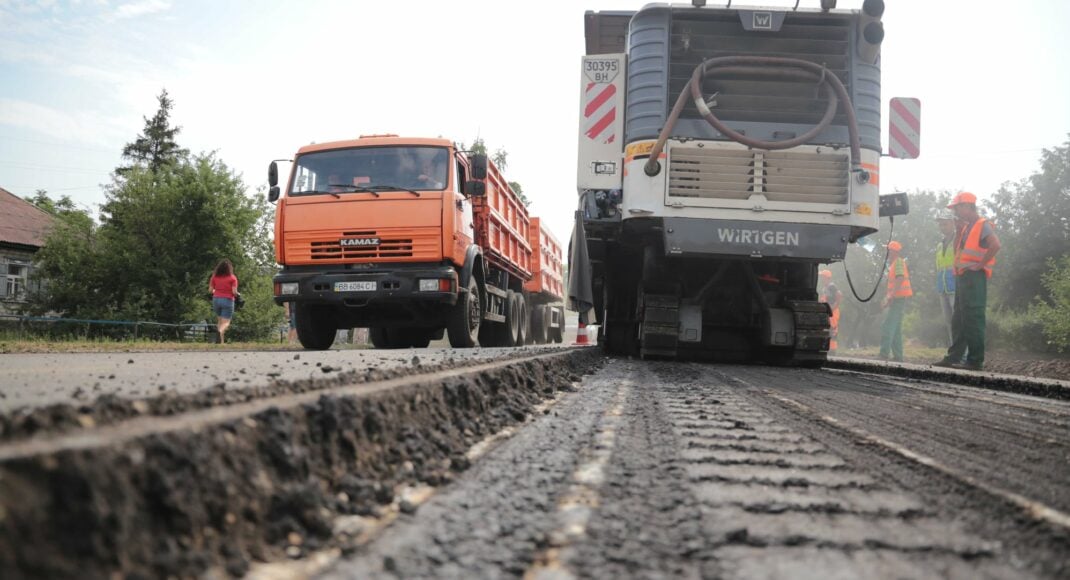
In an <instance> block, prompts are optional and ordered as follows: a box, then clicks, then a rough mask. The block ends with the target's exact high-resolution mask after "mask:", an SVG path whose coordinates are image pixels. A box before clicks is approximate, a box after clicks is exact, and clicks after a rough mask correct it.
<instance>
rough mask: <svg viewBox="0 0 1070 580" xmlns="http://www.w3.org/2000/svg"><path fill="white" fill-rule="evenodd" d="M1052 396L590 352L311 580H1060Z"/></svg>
mask: <svg viewBox="0 0 1070 580" xmlns="http://www.w3.org/2000/svg"><path fill="white" fill-rule="evenodd" d="M1068 419H1070V404H1067V403H1066V402H1063V401H1053V400H1046V399H1038V398H1033V397H1029V396H1023V395H1016V394H1006V393H996V392H990V391H984V390H979V389H971V388H967V387H957V386H952V385H947V384H942V383H936V382H925V381H905V380H902V379H895V378H888V377H874V376H866V375H860V374H857V373H846V372H843V371H828V370H797V369H778V368H768V367H735V366H715V365H703V364H685V363H668V362H653V363H650V362H640V361H633V360H621V359H614V360H610V361H609V362H608V363H607V364H606V365H605V366H604V367H603V368H602V369H601V370H600V371H598V372H597V373H596V374H594V375H592V376H590V377H588V378H586V379H585V380H584V381H583V383H582V386H581V388H580V389H579V391H578V392H575V393H568V394H565V395H563V396H561V397H560V398H559V400H558V402H557V404H556V405H554V406H552V407H550V408H549V409H548V410H547V412H546V414H544V415H542V416H541V417H538V418H537V419H535V420H534V421H532V422H531V423H530V424H528V425H527V426H526V427H524V428H523V429H520V430H519V431H518V432H517V433H516V434H515V435H514V436H512V437H511V438H508V439H506V440H504V441H502V442H500V443H499V444H498V445H497V446H496V447H495V448H493V449H492V450H491V451H490V452H489V453H487V454H486V456H485V457H483V458H482V459H481V460H480V461H478V462H476V463H475V465H474V466H473V467H472V468H471V469H470V470H469V471H467V472H466V473H465V474H463V475H462V476H461V477H459V478H458V479H457V480H455V481H454V482H453V483H451V484H450V485H448V486H445V487H443V488H441V489H440V490H439V491H438V492H437V493H436V494H434V495H433V496H431V497H430V499H428V500H427V501H426V502H424V503H422V504H421V505H420V506H418V509H417V508H416V507H415V506H413V508H412V509H410V510H409V512H410V513H407V514H403V515H401V516H400V517H399V518H398V519H397V521H395V522H394V523H393V525H391V526H390V527H388V528H386V530H385V531H384V532H383V533H381V534H380V535H378V536H377V537H375V538H373V539H371V541H369V542H368V543H366V544H364V545H362V546H360V547H358V548H357V549H355V550H354V551H352V552H351V553H349V554H348V555H347V556H346V557H344V558H341V559H338V560H335V561H333V563H331V564H329V565H327V566H326V568H325V569H323V570H321V577H324V578H352V577H369V578H418V577H444V578H476V577H489V578H495V577H524V578H572V577H581V578H633V577H634V578H771V577H772V578H815V579H817V578H822V579H823V578H860V577H874V578H930V577H945V578H1033V577H1050V578H1059V577H1064V578H1065V577H1067V575H1070V535H1068V530H1070V521H1067V520H1066V517H1067V516H1066V514H1067V513H1068V512H1070V486H1068V485H1067V484H1066V482H1067V480H1068V476H1070V463H1068V461H1067V460H1068V458H1070V432H1068V431H1070V421H1068Z"/></svg>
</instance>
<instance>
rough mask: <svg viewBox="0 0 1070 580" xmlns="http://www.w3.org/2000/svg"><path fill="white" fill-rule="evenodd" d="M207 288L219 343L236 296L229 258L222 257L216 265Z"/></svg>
mask: <svg viewBox="0 0 1070 580" xmlns="http://www.w3.org/2000/svg"><path fill="white" fill-rule="evenodd" d="M208 290H209V291H210V292H211V293H212V312H214V313H215V315H216V335H217V336H218V338H219V344H223V335H224V334H226V332H227V328H228V327H229V326H230V319H231V318H234V299H235V298H237V296H238V278H237V276H235V275H234V266H233V265H232V264H231V263H230V260H227V259H225V258H224V259H222V260H220V261H219V264H217V265H216V267H215V271H213V272H212V279H211V280H209V281H208Z"/></svg>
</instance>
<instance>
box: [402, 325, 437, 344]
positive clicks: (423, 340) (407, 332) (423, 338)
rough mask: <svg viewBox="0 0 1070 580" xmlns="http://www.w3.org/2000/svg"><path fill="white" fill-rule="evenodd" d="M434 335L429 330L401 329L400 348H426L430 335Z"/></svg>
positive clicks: (429, 342) (429, 341)
mask: <svg viewBox="0 0 1070 580" xmlns="http://www.w3.org/2000/svg"><path fill="white" fill-rule="evenodd" d="M433 333H434V331H433V330H431V329H430V328H403V329H401V337H400V342H401V348H427V346H428V345H429V344H431V335H432V334H433Z"/></svg>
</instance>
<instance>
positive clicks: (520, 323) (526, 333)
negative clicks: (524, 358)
mask: <svg viewBox="0 0 1070 580" xmlns="http://www.w3.org/2000/svg"><path fill="white" fill-rule="evenodd" d="M516 297H517V301H518V302H519V303H520V316H519V317H517V333H516V345H517V346H524V345H525V344H530V343H531V310H529V306H528V299H527V297H526V296H524V295H523V294H520V293H517V295H516Z"/></svg>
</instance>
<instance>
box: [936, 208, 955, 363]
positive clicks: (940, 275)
mask: <svg viewBox="0 0 1070 580" xmlns="http://www.w3.org/2000/svg"><path fill="white" fill-rule="evenodd" d="M936 223H937V224H938V225H939V226H940V233H941V234H943V236H944V237H943V239H941V240H940V241H939V242H938V243H937V244H936V295H937V296H938V297H939V298H940V309H941V310H942V311H943V313H944V326H945V327H946V328H947V345H948V346H951V341H952V334H951V316H952V314H953V313H954V312H955V267H954V266H955V233H956V228H955V214H954V213H953V212H952V211H951V210H949V209H945V210H941V211H940V213H939V214H937V216H936Z"/></svg>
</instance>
